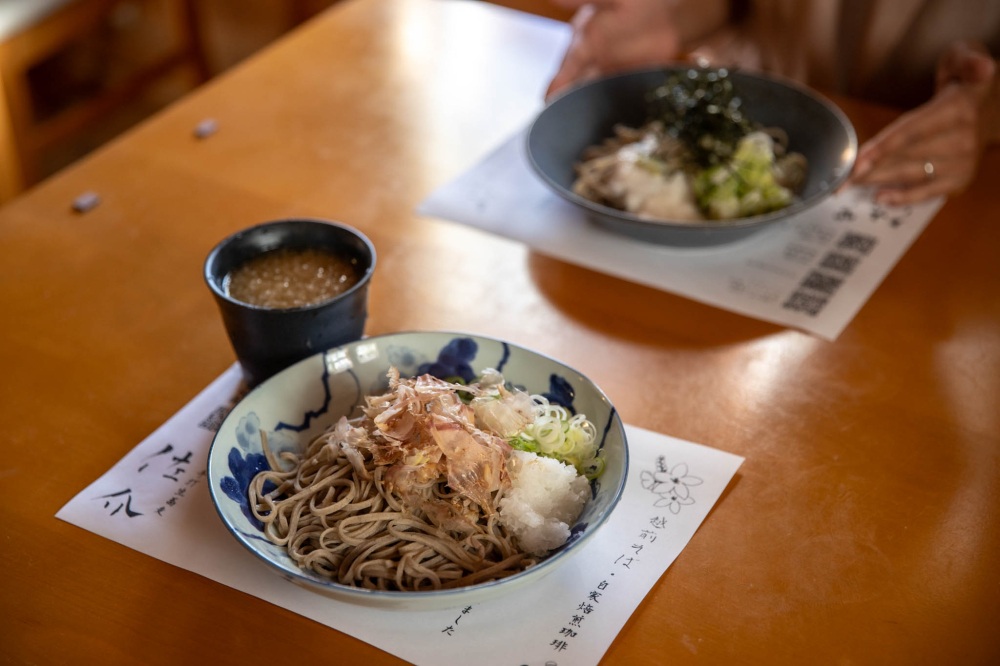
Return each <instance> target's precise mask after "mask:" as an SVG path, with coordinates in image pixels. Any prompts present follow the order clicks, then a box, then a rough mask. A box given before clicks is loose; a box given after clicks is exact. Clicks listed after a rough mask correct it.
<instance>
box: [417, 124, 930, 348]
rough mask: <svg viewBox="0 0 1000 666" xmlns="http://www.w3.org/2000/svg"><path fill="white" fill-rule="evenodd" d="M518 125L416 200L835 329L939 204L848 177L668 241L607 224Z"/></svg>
mask: <svg viewBox="0 0 1000 666" xmlns="http://www.w3.org/2000/svg"><path fill="white" fill-rule="evenodd" d="M526 133H527V130H523V131H522V132H520V133H518V134H516V135H515V136H513V137H511V138H510V139H508V140H507V141H506V142H504V143H503V144H502V145H501V146H500V147H499V148H498V149H496V150H495V151H494V152H493V153H491V154H490V155H488V156H487V157H486V158H485V159H483V160H482V161H480V162H479V163H478V164H476V165H475V166H474V167H473V168H471V169H470V170H468V171H466V172H465V173H463V174H462V175H460V176H459V177H458V178H456V179H455V180H453V181H452V182H450V183H448V184H446V185H444V186H443V187H441V188H439V189H438V190H436V191H435V192H433V193H432V194H431V195H430V196H429V197H428V198H427V199H426V200H424V201H423V203H421V204H420V206H419V207H418V208H417V212H418V213H420V214H422V215H426V216H430V217H437V218H441V219H445V220H451V221H453V222H459V223H462V224H466V225H469V226H472V227H477V228H479V229H483V230H485V231H489V232H491V233H494V234H497V235H500V236H504V237H507V238H512V239H515V240H519V241H521V242H523V243H525V244H527V245H528V246H530V247H531V248H532V249H534V250H536V251H538V252H540V253H542V254H545V255H548V256H552V257H555V258H557V259H561V260H563V261H567V262H570V263H573V264H577V265H580V266H584V267H586V268H590V269H592V270H595V271H600V272H603V273H607V274H609V275H614V276H616V277H619V278H622V279H625V280H629V281H632V282H636V283H639V284H643V285H647V286H650V287H654V288H657V289H661V290H663V291H668V292H671V293H675V294H678V295H681V296H685V297H687V298H691V299H693V300H696V301H700V302H703V303H707V304H709V305H713V306H716V307H719V308H722V309H725V310H730V311H732V312H737V313H740V314H743V315H746V316H749V317H754V318H757V319H762V320H764V321H768V322H771V323H776V324H781V325H784V326H790V327H793V328H798V329H801V330H803V331H807V332H809V333H813V334H815V335H817V336H820V337H822V338H825V339H827V340H835V339H836V338H837V336H838V335H840V333H841V332H842V331H843V330H844V328H845V327H846V326H847V325H848V324H849V323H850V322H851V320H852V319H853V318H854V316H855V315H856V314H857V312H858V311H859V310H860V309H861V307H862V306H863V305H864V304H865V302H866V301H867V300H868V298H869V297H870V296H871V294H872V293H873V292H874V291H875V289H876V288H877V287H878V285H879V284H880V283H881V282H882V280H883V279H884V278H885V276H886V275H888V274H889V271H891V270H892V268H893V267H894V266H895V265H896V262H898V261H899V259H900V257H902V256H903V254H904V253H905V252H906V250H907V248H909V246H910V244H911V243H913V241H914V240H916V238H917V237H918V236H919V235H920V232H921V231H923V229H924V227H926V226H927V224H928V222H930V220H931V218H932V217H933V216H934V214H935V213H936V212H937V211H938V209H939V208H940V207H941V205H942V204H943V200H940V199H938V200H933V201H928V202H925V203H922V204H920V205H917V206H911V207H906V208H885V207H881V206H877V205H875V204H873V203H872V200H871V197H870V194H869V192H868V191H866V190H862V189H857V188H851V189H848V190H846V191H845V192H843V193H842V194H840V195H838V196H834V197H833V198H831V199H828V200H827V201H826V202H824V203H823V204H821V205H819V206H817V207H815V208H813V209H811V210H809V211H805V212H804V213H802V214H800V215H798V216H796V217H794V218H793V219H791V220H789V221H788V222H786V223H783V224H779V225H775V226H773V227H770V228H766V229H765V230H763V231H762V232H761V233H759V234H755V235H753V236H751V237H749V238H747V239H744V240H742V241H738V242H736V243H732V244H729V245H723V246H716V247H713V248H693V249H692V248H672V247H668V246H659V245H653V244H650V243H646V242H642V241H638V240H634V239H632V238H629V237H626V236H622V235H620V234H615V233H612V232H610V231H607V230H606V229H604V228H603V227H600V226H598V225H596V224H594V223H592V222H591V221H590V220H589V219H588V218H587V217H586V216H585V215H584V214H583V213H582V212H581V211H579V210H578V209H576V208H575V207H573V206H572V205H571V204H569V203H568V202H566V201H564V200H563V199H561V198H560V197H558V196H557V195H556V194H554V193H553V192H552V191H551V190H549V189H548V187H547V186H546V185H545V184H543V183H542V181H541V180H540V179H539V178H538V177H537V176H536V175H535V173H534V171H533V170H532V168H531V166H530V164H529V162H528V158H527V151H526Z"/></svg>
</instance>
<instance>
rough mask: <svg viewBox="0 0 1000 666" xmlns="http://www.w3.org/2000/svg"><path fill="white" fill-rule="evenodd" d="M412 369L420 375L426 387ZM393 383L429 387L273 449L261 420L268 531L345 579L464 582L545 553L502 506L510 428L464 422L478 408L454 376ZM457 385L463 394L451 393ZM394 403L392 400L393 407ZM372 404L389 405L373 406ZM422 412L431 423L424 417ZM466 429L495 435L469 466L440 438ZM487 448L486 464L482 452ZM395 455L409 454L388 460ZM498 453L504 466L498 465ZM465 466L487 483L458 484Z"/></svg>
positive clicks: (260, 503) (508, 571)
mask: <svg viewBox="0 0 1000 666" xmlns="http://www.w3.org/2000/svg"><path fill="white" fill-rule="evenodd" d="M501 379H502V378H501ZM408 381H409V382H413V381H416V383H417V384H418V386H417V388H416V389H414V388H413V386H412V385H411V384H406V382H408ZM390 383H391V385H392V389H393V390H392V391H390V394H393V392H394V391H395V394H396V395H397V396H398V395H404V394H405V395H406V396H407V400H417V399H416V398H413V397H412V396H416V395H420V398H419V400H417V404H416V405H414V404H407V405H404V407H405V409H401V408H398V405H396V404H395V403H390V401H389V400H388V399H387V398H386V396H388V395H390V394H386V396H376V397H374V398H371V397H370V398H368V409H367V413H366V415H365V416H364V417H359V418H358V419H354V420H351V421H348V420H347V419H346V418H342V419H341V420H340V422H338V424H337V425H336V426H335V427H333V428H330V429H329V430H327V431H326V432H324V433H322V434H321V435H319V436H318V437H316V438H315V439H313V440H312V441H311V442H310V443H309V444H308V446H307V447H306V449H305V450H304V451H302V452H301V453H295V452H288V451H283V452H280V453H278V454H277V455H275V453H274V452H273V451H271V449H270V447H269V446H268V444H267V439H266V435H265V434H264V433H263V431H262V434H261V437H262V446H263V449H264V454H265V456H266V457H267V459H268V463H269V466H270V468H271V469H270V470H266V471H263V472H261V473H259V474H258V475H257V476H256V477H255V478H254V479H253V480H252V482H251V484H250V487H249V500H250V507H251V509H252V511H253V515H254V516H255V517H256V518H257V519H259V520H260V521H261V522H262V523H263V526H264V534H265V536H266V537H267V538H268V539H269V540H270V541H271V542H273V543H275V544H278V545H281V546H285V547H286V548H287V551H288V554H289V556H290V557H291V558H292V559H293V560H294V561H295V562H296V563H297V564H298V565H299V566H300V567H302V568H303V569H306V570H310V571H313V572H315V573H317V574H319V575H321V576H324V577H327V578H329V579H331V580H333V581H335V582H338V583H341V584H344V585H349V586H354V587H361V588H368V589H376V590H396V591H423V590H437V589H448V588H454V587H463V586H466V585H472V584H475V583H479V582H483V581H487V580H493V579H497V578H502V577H505V576H509V575H512V574H514V573H517V572H519V571H522V570H524V569H526V568H528V567H530V566H532V565H534V564H536V563H537V562H538V561H539V560H540V556H539V554H538V553H525V552H522V549H521V548H520V547H519V544H518V539H517V537H516V535H515V534H514V533H513V531H512V528H511V527H510V526H508V525H505V524H504V520H503V517H502V509H503V503H502V500H503V499H504V496H505V492H506V491H509V489H510V488H511V483H510V480H509V478H508V471H507V464H508V463H507V461H508V460H509V459H510V451H511V449H510V447H509V446H508V445H507V444H506V442H505V441H504V440H503V438H500V437H497V436H496V435H492V434H490V433H485V432H483V431H481V430H478V429H476V428H474V427H471V426H469V425H468V424H465V425H462V426H456V425H455V423H456V422H461V420H460V419H458V417H457V416H455V415H456V414H459V413H462V414H464V413H465V411H471V408H470V407H469V406H468V405H464V404H463V403H461V401H460V400H459V399H458V398H457V397H455V391H453V390H452V389H451V388H450V387H452V386H453V385H450V384H447V383H446V382H440V380H435V379H433V378H429V379H428V378H427V377H424V378H420V379H418V380H403V381H400V380H399V379H398V375H397V376H396V377H395V378H392V381H391V382H390ZM428 385H430V392H431V393H433V395H434V397H433V398H432V399H426V397H425V396H424V395H421V394H420V390H419V389H420V387H421V386H423V387H424V388H427V386H428ZM442 387H448V390H447V391H445V390H444V389H443V388H442ZM460 388H461V387H460ZM463 390H464V389H463ZM471 390H476V389H475V387H473V388H472V389H471ZM491 390H493V391H494V392H495V391H496V387H492V389H491ZM406 391H411V392H412V396H411V393H407V392H406ZM501 392H502V391H501ZM449 396H451V398H454V402H452V400H451V399H446V398H448V397H449ZM395 399H397V400H400V401H402V399H399V398H395ZM424 400H427V401H426V402H424ZM387 404H393V407H390V408H386V405H387ZM373 405H374V406H376V407H377V409H378V410H382V411H380V412H379V413H378V414H374V412H373ZM529 405H530V400H529ZM407 410H409V411H407ZM389 412H391V413H392V417H393V418H394V419H395V420H394V421H389V420H387V419H383V420H382V421H381V422H380V421H379V419H380V418H381V416H380V415H382V416H384V414H386V413H389ZM453 412H454V413H453ZM529 412H530V407H529ZM414 414H415V415H417V416H416V418H415V419H411V418H410V417H412V416H413V415H414ZM442 414H447V415H448V419H450V418H451V417H452V416H455V418H456V421H451V420H447V419H445V420H444V421H442V419H441V418H439V417H441V415H442ZM424 416H426V418H427V420H428V422H429V423H430V425H418V424H419V422H420V421H421V420H422V419H423V418H424ZM411 421H414V422H416V423H417V424H414V423H411ZM442 422H444V423H445V425H443V426H442ZM401 424H402V425H401ZM404 427H405V428H406V429H408V431H407V438H409V439H408V440H402V441H403V443H402V444H401V443H400V441H392V442H391V444H385V443H384V442H385V441H388V440H389V437H388V436H387V435H386V432H390V433H396V434H398V432H399V431H400V430H401V429H403V428H404ZM436 428H437V429H439V430H435V429H436ZM456 429H458V430H461V432H459V433H458V435H457V436H458V437H460V438H463V437H465V436H466V435H469V433H471V435H469V436H472V437H474V438H475V439H476V440H477V442H485V444H483V445H482V448H483V449H484V450H485V451H486V453H480V452H478V451H477V452H475V453H473V454H471V455H473V456H477V458H476V461H475V465H472V464H467V465H465V466H464V467H463V466H462V465H463V464H464V463H463V461H462V460H460V458H461V456H462V455H463V454H462V446H455V447H454V448H453V449H452V450H451V454H450V455H451V456H452V457H451V458H450V459H447V460H446V458H447V456H443V455H442V454H441V453H440V451H438V450H437V449H438V446H439V445H441V448H443V449H447V448H448V446H445V445H444V443H443V442H444V440H446V439H447V438H448V437H451V436H453V435H455V432H456ZM442 432H443V433H444V434H442ZM414 438H415V439H414ZM442 438H444V439H442ZM376 440H378V441H376ZM373 441H376V443H374V444H373V443H372V442H373ZM414 441H416V442H418V444H417V445H414V444H412V442H414ZM428 442H429V443H430V444H429V448H427V447H428ZM465 443H466V442H465V440H463V441H462V442H461V444H465ZM477 446H478V444H477ZM380 447H382V448H380ZM386 447H388V448H386ZM393 447H394V448H393ZM420 447H425V448H420ZM491 447H493V448H494V449H498V450H502V451H503V454H502V457H496V456H495V457H490V456H491V454H494V453H495V451H493V450H492V449H491ZM431 448H433V449H434V451H431ZM390 449H391V450H390ZM456 450H457V451H458V452H457V453H456ZM429 451H430V452H429ZM435 455H436V456H438V458H440V461H439V462H438V461H435V458H434V457H435ZM483 455H485V456H486V458H485V460H486V461H487V462H486V463H485V466H484V464H483V463H482V460H483V459H482V458H478V456H483ZM388 459H391V460H392V461H395V462H396V463H399V464H396V465H395V466H394V465H390V464H386V462H387V460H388ZM456 460H457V462H455V461H456ZM497 461H499V463H500V467H501V470H493V469H492V468H493V467H495V466H496V465H495V463H496V462H497ZM550 462H553V461H550ZM514 464H516V463H514ZM448 465H451V466H452V467H448ZM567 467H568V468H569V469H572V467H571V466H567ZM456 469H458V470H459V471H458V472H456ZM484 469H485V470H486V471H485V472H483V470H484ZM470 470H472V471H470ZM492 472H496V474H493V475H492V476H493V481H490V480H489V479H488V478H486V477H490V476H491V474H492ZM456 474H461V475H465V476H463V477H462V478H466V479H467V478H470V477H473V476H474V477H476V478H475V484H476V485H477V488H478V489H480V490H484V491H485V492H483V493H469V492H466V493H460V492H458V491H457V490H456V489H455V488H456V486H460V485H461V478H457V477H456V476H455V475H456ZM570 476H572V477H576V476H577V474H576V473H575V471H574V472H571V473H570ZM579 479H581V480H582V484H583V485H582V487H583V488H584V489H585V492H586V489H587V488H588V487H589V486H588V485H587V483H586V481H585V480H584V479H583V477H582V476H580V477H579ZM578 490H579V489H578ZM585 492H584V494H585ZM584 501H585V500H584ZM580 506H581V507H582V504H581V505H580ZM576 512H577V513H578V512H579V509H576ZM566 534H568V530H567V532H566Z"/></svg>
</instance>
